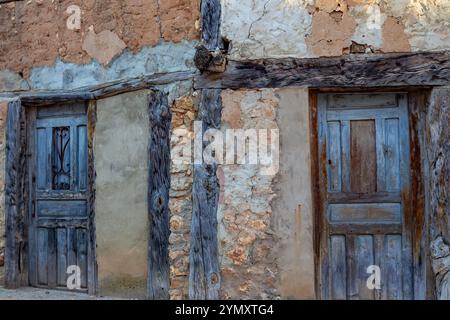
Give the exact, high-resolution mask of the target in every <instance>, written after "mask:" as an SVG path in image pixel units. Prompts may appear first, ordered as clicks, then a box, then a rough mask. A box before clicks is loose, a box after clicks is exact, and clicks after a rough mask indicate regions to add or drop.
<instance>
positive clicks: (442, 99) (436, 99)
mask: <svg viewBox="0 0 450 320" xmlns="http://www.w3.org/2000/svg"><path fill="white" fill-rule="evenodd" d="M449 108H450V88H448V87H447V88H437V89H434V90H433V91H432V92H431V97H430V106H429V108H428V113H427V135H426V136H427V141H426V142H427V144H428V146H427V153H428V159H429V166H430V167H429V175H430V176H429V177H430V179H429V180H430V181H429V183H430V184H429V201H430V213H431V221H430V223H431V225H430V236H431V239H432V240H434V239H436V238H437V237H438V236H443V237H444V238H446V239H447V240H450V218H449V199H448V198H449V197H448V195H449V192H448V190H449V180H450V173H449V167H450V166H449V163H450V142H449V122H450V111H449Z"/></svg>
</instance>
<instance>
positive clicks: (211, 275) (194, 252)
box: [189, 0, 222, 299]
mask: <svg viewBox="0 0 450 320" xmlns="http://www.w3.org/2000/svg"><path fill="white" fill-rule="evenodd" d="M220 15H221V7H220V0H202V2H201V16H202V42H203V45H204V46H205V47H206V48H207V49H208V50H209V51H215V50H217V49H219V47H220V45H221V39H220ZM220 93H221V90H217V89H211V90H210V89H205V90H201V91H200V98H199V105H198V120H199V121H202V131H203V132H205V131H206V130H208V129H209V128H215V129H219V128H220V122H221V111H222V100H221V96H220ZM203 132H202V133H203ZM202 137H203V134H202ZM204 147H205V144H204V143H203V146H202V149H203V148H204ZM216 171H217V164H216V163H213V164H205V163H201V164H194V182H193V187H192V206H193V210H192V224H191V252H190V257H189V298H190V299H218V298H219V289H220V271H219V255H218V242H217V207H218V202H219V192H220V186H219V181H218V179H217V176H216Z"/></svg>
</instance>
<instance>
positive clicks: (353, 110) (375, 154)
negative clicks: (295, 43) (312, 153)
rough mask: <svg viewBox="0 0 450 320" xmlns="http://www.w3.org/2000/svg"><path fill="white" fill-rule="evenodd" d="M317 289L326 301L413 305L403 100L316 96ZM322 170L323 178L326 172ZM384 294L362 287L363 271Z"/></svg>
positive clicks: (374, 96)
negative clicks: (407, 301)
mask: <svg viewBox="0 0 450 320" xmlns="http://www.w3.org/2000/svg"><path fill="white" fill-rule="evenodd" d="M318 98H319V99H318V102H319V105H318V107H319V150H321V151H320V152H323V151H325V152H326V154H323V155H319V159H323V160H322V161H321V163H319V168H321V169H320V170H319V171H320V172H321V173H322V174H323V175H322V176H321V183H322V184H323V183H324V182H325V183H324V186H322V187H321V190H322V191H321V192H322V193H324V196H323V199H325V201H326V203H325V204H324V205H323V206H322V207H323V208H324V209H323V212H322V215H323V218H322V220H323V224H322V226H323V228H322V230H321V233H322V235H321V242H322V243H324V245H322V246H321V248H322V249H321V252H320V255H321V261H322V262H321V263H322V268H321V270H322V274H321V279H322V280H321V281H322V283H321V286H322V295H323V297H324V298H327V299H403V298H409V297H411V281H412V278H411V274H412V271H411V268H412V266H411V263H410V261H411V258H410V257H411V251H410V232H409V231H408V229H407V227H406V224H405V208H407V207H405V201H406V200H407V199H405V197H404V196H401V193H402V192H404V191H405V190H408V188H409V177H408V173H409V149H408V144H407V143H405V141H408V131H407V126H405V123H407V121H406V120H405V117H406V116H407V110H406V95H405V94H370V95H364V94H358V95H350V94H337V95H336V94H320V95H319V97H318ZM324 169H325V170H324ZM372 265H376V266H379V267H380V270H381V289H376V290H371V289H370V288H368V287H367V279H368V278H369V276H370V274H369V273H368V272H367V270H368V267H369V266H372Z"/></svg>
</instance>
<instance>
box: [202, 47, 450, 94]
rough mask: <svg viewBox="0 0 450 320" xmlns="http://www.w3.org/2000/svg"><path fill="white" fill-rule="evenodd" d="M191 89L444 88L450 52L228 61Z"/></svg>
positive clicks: (449, 72)
mask: <svg viewBox="0 0 450 320" xmlns="http://www.w3.org/2000/svg"><path fill="white" fill-rule="evenodd" d="M194 83H195V85H194V86H195V88H196V89H213V88H215V89H239V88H255V89H256V88H279V87H289V86H307V87H310V88H313V89H315V88H355V87H359V88H364V87H372V88H377V87H386V88H392V87H411V86H419V87H426V86H443V85H449V84H450V51H440V52H415V53H388V54H352V55H346V56H340V57H323V58H279V59H275V58H270V59H257V60H245V61H235V60H229V61H228V64H227V67H226V70H225V72H223V73H217V72H208V71H206V72H203V73H202V74H200V75H197V76H196V77H195V82H194Z"/></svg>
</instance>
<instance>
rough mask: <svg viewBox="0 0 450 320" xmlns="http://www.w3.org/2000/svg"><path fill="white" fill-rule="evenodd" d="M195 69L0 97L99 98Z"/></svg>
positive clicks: (188, 75)
mask: <svg viewBox="0 0 450 320" xmlns="http://www.w3.org/2000/svg"><path fill="white" fill-rule="evenodd" d="M195 73H196V72H194V71H178V72H170V73H155V74H151V75H145V76H141V77H135V78H126V79H120V80H115V81H111V82H107V83H102V84H99V85H93V86H85V87H80V88H77V89H73V90H51V91H23V92H13V93H4V94H0V98H1V97H4V98H20V100H21V102H22V103H23V104H24V105H33V106H39V105H46V104H49V103H64V102H73V101H85V100H98V99H103V98H107V97H111V96H114V95H118V94H121V93H125V92H132V91H137V90H142V89H151V88H152V87H155V86H160V85H165V84H169V83H173V82H177V81H185V80H190V79H193V78H194V75H195Z"/></svg>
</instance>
